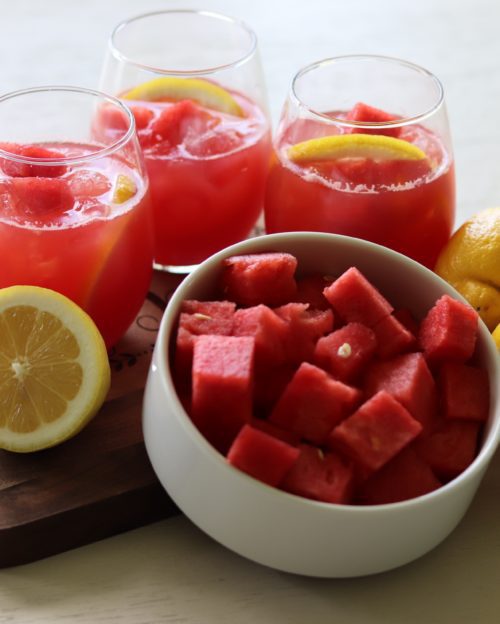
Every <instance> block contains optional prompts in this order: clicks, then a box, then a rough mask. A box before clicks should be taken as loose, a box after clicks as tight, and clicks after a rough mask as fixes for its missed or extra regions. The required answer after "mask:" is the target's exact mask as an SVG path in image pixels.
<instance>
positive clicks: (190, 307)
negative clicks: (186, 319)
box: [181, 299, 236, 334]
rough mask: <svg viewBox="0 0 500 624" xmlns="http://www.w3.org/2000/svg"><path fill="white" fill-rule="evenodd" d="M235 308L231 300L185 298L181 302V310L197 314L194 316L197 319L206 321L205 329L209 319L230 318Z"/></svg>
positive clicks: (204, 332)
mask: <svg viewBox="0 0 500 624" xmlns="http://www.w3.org/2000/svg"><path fill="white" fill-rule="evenodd" d="M235 310H236V304H235V303H234V302H233V301H198V299H185V300H184V301H183V302H182V304H181V312H186V313H187V314H197V315H198V316H197V317H196V318H197V319H198V321H200V322H203V321H205V322H207V323H208V326H207V328H206V329H208V328H209V327H210V321H211V319H216V318H217V319H223V318H227V319H229V320H232V318H233V314H234V312H235ZM204 317H205V318H204ZM206 317H209V318H206ZM200 333H203V334H206V333H210V332H208V331H202V332H200Z"/></svg>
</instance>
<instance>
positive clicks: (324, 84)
mask: <svg viewBox="0 0 500 624" xmlns="http://www.w3.org/2000/svg"><path fill="white" fill-rule="evenodd" d="M274 149H275V155H276V157H275V158H274V160H273V162H272V165H271V170H270V173H269V178H268V184H267V191H266V201H265V223H266V230H267V231H268V232H269V233H274V232H286V231H294V230H299V231H300V230H309V231H322V232H331V233H335V234H343V235H347V236H353V237H357V238H362V239H366V240H369V241H372V242H374V243H378V244H380V245H383V246H386V247H389V248H391V249H394V250H395V251H398V252H400V253H403V254H406V255H407V256H409V257H410V258H413V259H414V260H417V261H418V262H420V263H422V264H424V265H426V266H427V267H429V268H433V267H434V264H435V262H436V259H437V257H438V255H439V253H440V251H441V250H442V249H443V247H444V245H445V244H446V243H447V241H448V240H449V237H450V234H451V232H452V230H453V222H454V218H455V174H454V161H453V150H452V145H451V138H450V131H449V125H448V119H447V114H446V107H445V103H444V94H443V88H442V85H441V83H440V82H439V80H438V79H437V78H436V77H435V76H434V75H433V74H431V73H430V72H428V71H427V70H425V69H423V68H421V67H418V66H417V65H414V64H412V63H409V62H407V61H403V60H400V59H393V58H389V57H383V56H374V55H359V56H358V55H352V56H344V57H336V58H330V59H324V60H322V61H318V62H316V63H313V64H311V65H309V66H307V67H304V68H303V69H301V70H300V71H299V72H298V73H297V74H296V76H295V78H294V80H293V81H292V86H291V89H290V93H289V95H288V99H287V101H286V103H285V106H284V107H283V112H282V117H281V121H280V124H279V127H278V130H277V132H276V136H275V139H274Z"/></svg>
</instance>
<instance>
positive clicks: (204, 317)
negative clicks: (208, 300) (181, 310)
mask: <svg viewBox="0 0 500 624" xmlns="http://www.w3.org/2000/svg"><path fill="white" fill-rule="evenodd" d="M193 316H194V317H195V318H197V319H201V320H202V321H211V320H212V317H211V316H209V315H208V314H202V313H201V312H195V313H194V314H193Z"/></svg>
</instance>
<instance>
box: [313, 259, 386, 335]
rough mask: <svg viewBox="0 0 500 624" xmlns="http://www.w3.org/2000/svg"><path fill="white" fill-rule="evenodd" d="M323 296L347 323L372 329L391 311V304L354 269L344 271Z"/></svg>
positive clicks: (326, 289)
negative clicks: (360, 324)
mask: <svg viewBox="0 0 500 624" xmlns="http://www.w3.org/2000/svg"><path fill="white" fill-rule="evenodd" d="M323 294H324V295H325V297H326V298H327V299H328V301H329V302H330V304H331V305H332V307H333V308H334V310H335V311H336V312H338V314H339V316H340V317H341V318H343V319H344V321H346V322H347V323H362V324H363V325H367V326H368V327H372V326H373V325H375V324H376V323H378V321H380V320H381V319H383V318H384V316H387V315H388V314H390V313H391V312H392V310H393V307H392V306H391V304H390V303H389V302H388V301H387V300H386V299H385V298H384V297H383V296H382V295H381V294H380V293H379V291H378V290H377V289H376V288H375V286H373V285H372V284H371V283H370V282H369V281H368V280H367V279H366V277H364V275H363V274H362V273H361V272H360V271H359V270H358V269H357V268H356V267H351V268H350V269H348V270H347V271H345V273H343V274H342V275H341V276H340V277H338V278H337V279H336V280H335V281H334V282H333V284H331V285H330V286H328V287H327V288H325V290H324V291H323Z"/></svg>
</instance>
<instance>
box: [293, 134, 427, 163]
mask: <svg viewBox="0 0 500 624" xmlns="http://www.w3.org/2000/svg"><path fill="white" fill-rule="evenodd" d="M287 156H288V158H289V159H290V160H291V161H292V162H295V163H306V162H314V161H316V162H318V161H329V160H337V159H341V158H369V159H371V160H375V161H387V160H423V159H426V158H427V156H426V154H425V152H423V151H422V150H421V149H420V148H419V147H417V146H416V145H413V144H412V143H408V141H403V140H402V139H396V138H394V137H389V136H385V135H381V134H339V135H333V136H325V137H318V138H316V139H309V140H308V141H303V142H302V143H297V144H295V145H292V146H291V147H289V148H288V150H287Z"/></svg>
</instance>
